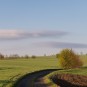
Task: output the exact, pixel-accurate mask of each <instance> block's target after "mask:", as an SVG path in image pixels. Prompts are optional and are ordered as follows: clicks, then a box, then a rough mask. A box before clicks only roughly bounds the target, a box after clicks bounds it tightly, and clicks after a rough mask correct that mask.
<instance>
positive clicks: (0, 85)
mask: <svg viewBox="0 0 87 87" xmlns="http://www.w3.org/2000/svg"><path fill="white" fill-rule="evenodd" d="M57 62H58V59H57V58H55V57H54V58H51V57H50V58H49V57H41V58H40V57H39V58H36V59H32V58H30V59H9V60H0V87H10V85H11V84H12V83H14V81H16V80H17V79H18V78H19V77H21V76H22V75H24V74H27V73H30V72H34V71H37V70H42V69H50V68H51V69H55V68H58V65H57Z"/></svg>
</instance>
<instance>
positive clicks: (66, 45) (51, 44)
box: [39, 42, 87, 48]
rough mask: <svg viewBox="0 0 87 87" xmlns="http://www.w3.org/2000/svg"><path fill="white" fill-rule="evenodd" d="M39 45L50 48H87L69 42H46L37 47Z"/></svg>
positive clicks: (84, 45)
mask: <svg viewBox="0 0 87 87" xmlns="http://www.w3.org/2000/svg"><path fill="white" fill-rule="evenodd" d="M40 45H41V46H45V47H52V48H87V44H82V43H69V42H46V43H40V44H39V46H40Z"/></svg>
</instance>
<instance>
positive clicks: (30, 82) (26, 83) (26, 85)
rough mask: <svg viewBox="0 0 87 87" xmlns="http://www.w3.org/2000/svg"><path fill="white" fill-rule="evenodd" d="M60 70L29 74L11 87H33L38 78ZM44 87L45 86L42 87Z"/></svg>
mask: <svg viewBox="0 0 87 87" xmlns="http://www.w3.org/2000/svg"><path fill="white" fill-rule="evenodd" d="M56 70H60V69H46V70H41V71H36V72H33V73H29V74H27V75H25V76H23V77H22V78H20V79H19V80H18V81H17V82H16V83H15V84H14V85H13V86H12V87H35V86H34V81H35V80H36V79H38V78H41V77H44V76H45V75H47V74H49V73H51V72H53V71H56ZM39 87H40V86H39ZM41 87H43V86H41ZM44 87H45V86H44Z"/></svg>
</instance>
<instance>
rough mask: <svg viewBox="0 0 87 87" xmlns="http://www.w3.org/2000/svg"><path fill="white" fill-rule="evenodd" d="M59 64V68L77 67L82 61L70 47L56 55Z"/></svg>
mask: <svg viewBox="0 0 87 87" xmlns="http://www.w3.org/2000/svg"><path fill="white" fill-rule="evenodd" d="M58 59H59V65H60V67H61V68H65V69H70V68H78V67H81V66H82V65H83V62H82V61H81V59H80V58H79V56H78V55H77V54H75V53H74V51H73V50H72V49H63V50H62V51H61V52H60V54H59V55H58Z"/></svg>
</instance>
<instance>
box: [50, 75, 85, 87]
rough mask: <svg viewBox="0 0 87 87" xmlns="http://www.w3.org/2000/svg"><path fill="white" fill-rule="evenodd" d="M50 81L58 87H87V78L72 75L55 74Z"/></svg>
mask: <svg viewBox="0 0 87 87" xmlns="http://www.w3.org/2000/svg"><path fill="white" fill-rule="evenodd" d="M50 79H51V80H52V81H53V82H54V83H55V84H57V85H58V86H60V87H87V76H82V75H73V74H57V75H54V76H51V77H50Z"/></svg>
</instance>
